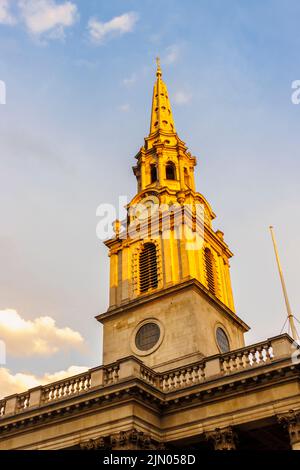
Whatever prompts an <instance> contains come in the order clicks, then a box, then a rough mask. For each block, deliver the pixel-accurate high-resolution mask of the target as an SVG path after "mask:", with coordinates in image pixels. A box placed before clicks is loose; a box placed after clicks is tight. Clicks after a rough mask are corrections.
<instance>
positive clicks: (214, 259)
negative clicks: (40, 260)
mask: <svg viewBox="0 0 300 470" xmlns="http://www.w3.org/2000/svg"><path fill="white" fill-rule="evenodd" d="M135 158H136V165H135V166H134V168H133V171H134V174H135V176H136V179H137V194H136V195H135V196H134V197H133V199H132V200H131V201H130V202H129V204H128V205H127V217H126V219H125V220H124V221H122V223H120V221H116V223H115V236H113V237H112V238H111V239H110V240H107V241H106V242H105V244H106V246H107V247H108V248H109V256H110V305H109V309H108V311H107V312H106V313H104V314H102V315H101V316H99V317H98V319H99V320H100V321H101V322H102V323H103V325H104V358H103V360H104V364H110V363H112V362H114V361H116V360H117V359H119V358H120V357H125V356H130V355H132V354H134V355H135V356H137V357H139V358H141V360H142V361H143V362H144V363H145V364H146V365H148V366H150V367H157V368H160V370H162V369H161V368H164V367H168V368H170V367H171V364H172V366H173V367H175V366H176V367H177V366H179V365H181V366H182V365H183V364H185V363H186V362H187V361H188V362H189V363H190V361H191V360H195V361H196V360H198V359H199V358H202V357H203V356H209V355H214V354H218V353H219V352H220V351H221V352H224V350H223V349H224V348H225V349H226V351H228V349H238V348H240V347H243V345H244V342H243V332H244V331H245V330H246V329H247V326H246V325H245V324H244V323H243V322H242V321H241V320H240V319H239V318H238V317H237V315H236V314H235V313H234V304H233V296H232V290H231V281H230V271H229V259H230V258H231V256H232V253H231V251H230V249H229V247H228V245H227V244H226V243H225V241H224V236H223V235H224V234H223V233H222V232H221V231H220V230H217V231H214V229H213V225H212V221H213V219H214V218H215V214H214V212H213V211H212V208H211V206H210V204H209V203H208V201H207V200H206V199H205V198H204V196H202V195H201V194H200V193H198V192H197V191H196V188H195V180H194V167H195V165H196V158H195V157H194V156H192V155H191V153H190V152H189V151H188V148H187V146H186V144H185V143H184V142H183V141H182V140H181V139H180V138H179V136H178V134H177V133H176V131H175V125H174V120H173V116H172V111H171V105H170V101H169V95H168V90H167V87H166V85H165V83H164V82H163V80H162V71H161V67H160V63H159V61H158V62H157V70H156V82H155V85H154V90H153V99H152V109H151V126H150V134H149V135H148V137H146V138H145V141H144V145H143V146H142V147H141V148H140V150H139V152H138V153H137V155H136V156H135ZM199 209H200V213H199ZM199 215H200V217H199ZM218 338H219V339H218ZM220 338H221V339H220ZM219 340H220V341H221V340H222V345H223V346H222V348H223V349H220V346H219V342H220V341H219ZM143 342H146V343H147V344H144V343H143Z"/></svg>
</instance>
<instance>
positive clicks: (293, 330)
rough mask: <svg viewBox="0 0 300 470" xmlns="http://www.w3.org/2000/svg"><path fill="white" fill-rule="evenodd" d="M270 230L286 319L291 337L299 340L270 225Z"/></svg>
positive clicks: (272, 229)
mask: <svg viewBox="0 0 300 470" xmlns="http://www.w3.org/2000/svg"><path fill="white" fill-rule="evenodd" d="M270 232H271V237H272V241H273V246H274V251H275V256H276V261H277V266H278V271H279V277H280V281H281V286H282V290H283V295H284V300H285V305H286V310H287V314H288V320H289V324H290V328H291V332H292V338H293V339H294V341H297V340H299V336H298V333H297V330H296V326H295V322H294V315H293V314H292V309H291V305H290V301H289V298H288V293H287V289H286V285H285V280H284V276H283V272H282V268H281V263H280V259H279V254H278V248H277V243H276V239H275V234H274V228H273V227H272V226H270Z"/></svg>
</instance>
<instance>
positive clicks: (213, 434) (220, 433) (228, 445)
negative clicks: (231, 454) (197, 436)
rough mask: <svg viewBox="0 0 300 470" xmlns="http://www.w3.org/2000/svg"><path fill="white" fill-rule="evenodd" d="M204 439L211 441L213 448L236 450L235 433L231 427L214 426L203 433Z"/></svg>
mask: <svg viewBox="0 0 300 470" xmlns="http://www.w3.org/2000/svg"><path fill="white" fill-rule="evenodd" d="M205 437H206V439H207V440H209V441H213V444H214V449H215V450H236V443H237V435H236V433H235V432H234V431H233V429H232V428H231V427H228V428H223V429H220V428H216V429H215V430H214V431H210V432H208V433H206V435H205Z"/></svg>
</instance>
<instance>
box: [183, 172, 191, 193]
mask: <svg viewBox="0 0 300 470" xmlns="http://www.w3.org/2000/svg"><path fill="white" fill-rule="evenodd" d="M184 184H185V185H186V186H187V187H188V188H189V187H190V177H189V173H188V169H187V168H185V169H184Z"/></svg>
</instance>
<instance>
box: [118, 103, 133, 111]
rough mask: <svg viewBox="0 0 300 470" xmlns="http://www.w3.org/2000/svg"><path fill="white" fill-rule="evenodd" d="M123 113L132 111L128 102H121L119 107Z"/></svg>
mask: <svg viewBox="0 0 300 470" xmlns="http://www.w3.org/2000/svg"><path fill="white" fill-rule="evenodd" d="M118 109H119V110H120V111H122V112H123V113H128V111H130V105H129V104H128V103H124V104H121V105H120V106H119V108H118Z"/></svg>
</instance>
